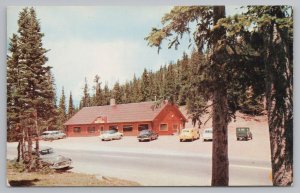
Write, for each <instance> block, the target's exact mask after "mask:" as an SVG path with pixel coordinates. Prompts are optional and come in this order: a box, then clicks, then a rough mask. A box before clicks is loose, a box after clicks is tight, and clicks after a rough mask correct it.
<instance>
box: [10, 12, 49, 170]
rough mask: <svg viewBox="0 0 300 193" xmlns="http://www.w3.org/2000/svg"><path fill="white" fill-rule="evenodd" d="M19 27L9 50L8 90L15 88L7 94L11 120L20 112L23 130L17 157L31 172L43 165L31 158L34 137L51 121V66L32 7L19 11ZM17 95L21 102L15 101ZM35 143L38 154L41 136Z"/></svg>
mask: <svg viewBox="0 0 300 193" xmlns="http://www.w3.org/2000/svg"><path fill="white" fill-rule="evenodd" d="M18 27H19V28H18V33H19V37H17V36H14V37H13V38H12V40H11V49H10V52H11V53H12V56H11V57H9V58H8V87H9V88H12V90H11V91H9V92H8V107H9V108H8V116H9V118H8V120H12V118H13V116H11V115H12V114H10V112H13V111H11V109H12V108H13V109H15V110H14V112H17V111H16V110H17V109H19V112H18V118H17V119H19V120H17V122H19V123H18V124H17V126H16V128H18V129H17V130H18V131H20V134H21V138H22V139H21V140H20V141H19V145H18V152H20V153H21V155H20V156H19V155H18V158H19V157H22V160H23V161H24V163H25V164H26V168H27V169H28V170H29V171H31V170H33V169H34V168H39V166H40V162H39V159H35V158H34V157H32V151H33V148H32V144H33V138H32V135H33V134H34V133H35V134H36V135H37V136H39V133H40V130H42V129H43V127H44V126H45V124H46V123H47V121H49V115H47V114H46V113H45V111H46V109H47V110H49V109H52V107H53V106H52V105H50V104H52V102H53V101H52V100H53V92H52V91H53V90H52V89H51V85H50V84H51V82H50V81H49V76H48V74H49V72H50V67H47V66H45V63H46V61H47V57H46V56H45V54H46V52H47V50H46V49H44V48H43V44H42V37H43V36H44V34H43V33H41V29H40V23H39V21H38V19H37V18H36V13H35V10H34V9H33V8H30V9H28V8H25V9H23V10H22V11H21V12H20V14H19V20H18ZM16 40H17V41H16ZM16 42H17V44H16ZM13 71H14V74H12V72H13ZM13 76H16V77H17V79H18V80H16V79H15V78H13ZM16 96H18V100H17V101H14V100H15V99H14V98H15V97H16ZM12 101H13V102H12ZM8 124H10V122H9V123H8ZM11 126H13V127H15V126H14V125H8V128H11ZM25 136H26V137H25ZM35 140H36V143H35V151H36V153H37V154H36V155H38V151H39V140H38V137H37V138H35ZM21 141H27V142H26V143H27V145H26V146H27V147H26V152H25V151H24V150H25V144H24V143H21ZM25 154H26V156H25ZM25 158H26V159H25ZM18 160H19V159H18Z"/></svg>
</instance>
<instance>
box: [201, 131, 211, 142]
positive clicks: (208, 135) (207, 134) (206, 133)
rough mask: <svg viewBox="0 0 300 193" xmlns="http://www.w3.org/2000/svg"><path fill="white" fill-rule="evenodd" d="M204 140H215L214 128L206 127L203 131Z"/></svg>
mask: <svg viewBox="0 0 300 193" xmlns="http://www.w3.org/2000/svg"><path fill="white" fill-rule="evenodd" d="M202 140H203V141H212V140H213V129H212V128H206V129H204V130H203V132H202Z"/></svg>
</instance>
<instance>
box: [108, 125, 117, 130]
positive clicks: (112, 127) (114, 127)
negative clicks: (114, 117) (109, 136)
mask: <svg viewBox="0 0 300 193" xmlns="http://www.w3.org/2000/svg"><path fill="white" fill-rule="evenodd" d="M108 130H115V131H118V126H117V125H110V126H109V129H108Z"/></svg>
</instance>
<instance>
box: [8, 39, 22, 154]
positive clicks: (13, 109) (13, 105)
mask: <svg viewBox="0 0 300 193" xmlns="http://www.w3.org/2000/svg"><path fill="white" fill-rule="evenodd" d="M9 52H10V53H12V55H11V56H9V57H8V59H7V137H8V138H7V140H8V141H11V140H16V139H17V134H18V133H19V132H18V131H16V129H17V125H18V124H20V117H19V115H20V113H21V111H22V104H21V101H20V100H19V99H20V98H21V97H22V95H21V93H22V91H21V89H22V87H20V86H21V85H20V82H21V79H20V78H21V77H20V75H21V73H20V69H19V67H20V65H19V55H20V53H19V49H18V36H17V35H16V34H13V37H12V38H11V39H10V44H9ZM18 158H19V156H18Z"/></svg>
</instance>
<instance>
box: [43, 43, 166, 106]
mask: <svg viewBox="0 0 300 193" xmlns="http://www.w3.org/2000/svg"><path fill="white" fill-rule="evenodd" d="M45 46H46V47H47V48H51V50H50V51H49V52H48V54H47V56H48V58H49V61H48V65H50V66H52V67H53V73H54V75H55V79H56V83H57V90H58V91H59V93H60V91H61V87H62V86H64V88H65V93H66V95H68V94H69V92H70V91H72V95H73V97H74V98H75V99H76V100H77V101H78V100H79V99H80V98H81V96H82V92H83V91H82V90H83V87H84V80H85V78H87V82H88V85H89V87H90V91H92V86H93V84H94V83H93V79H94V77H95V75H96V74H98V75H99V76H100V77H101V81H102V82H103V84H102V85H103V86H104V83H105V82H107V83H108V84H109V86H110V87H112V86H113V84H114V83H115V82H116V81H119V82H120V83H124V82H125V81H126V80H131V79H132V77H133V75H134V73H135V74H136V75H140V74H141V73H142V71H143V69H144V68H145V66H147V68H150V69H151V67H153V68H157V66H159V64H162V62H163V60H164V59H163V56H160V55H156V54H154V53H152V54H151V53H149V52H148V51H147V50H148V49H149V48H147V47H146V46H144V45H142V44H140V43H139V42H134V41H126V40H114V41H86V40H82V39H69V40H65V41H63V42H60V41H59V42H49V43H48V44H47V45H45ZM145 47H146V48H145Z"/></svg>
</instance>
